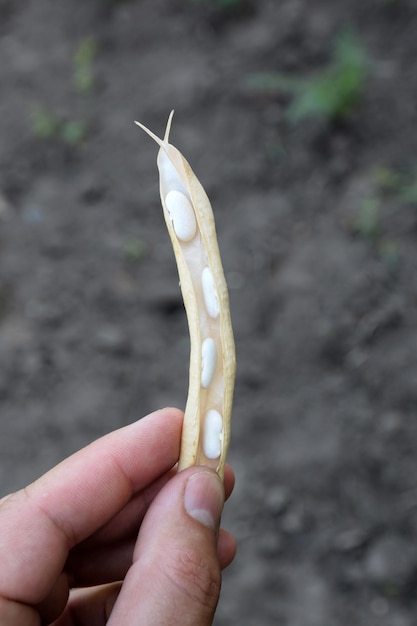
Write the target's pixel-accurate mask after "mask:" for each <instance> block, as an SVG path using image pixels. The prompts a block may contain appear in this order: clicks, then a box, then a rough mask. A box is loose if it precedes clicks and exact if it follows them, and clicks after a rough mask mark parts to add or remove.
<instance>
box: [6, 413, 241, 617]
mask: <svg viewBox="0 0 417 626" xmlns="http://www.w3.org/2000/svg"><path fill="white" fill-rule="evenodd" d="M182 422H183V414H182V412H181V411H179V410H177V409H163V410H161V411H157V412H155V413H152V414H151V415H148V416H147V417H145V418H143V419H142V420H139V421H138V422H136V423H134V424H131V425H129V426H127V427H125V428H122V429H120V430H117V431H115V432H113V433H110V434H109V435H107V436H105V437H103V438H101V439H98V440H97V441H95V442H93V443H92V444H90V445H89V446H87V447H86V448H84V449H83V450H81V451H79V452H77V453H76V454H74V455H72V456H71V457H69V458H68V459H66V460H65V461H63V462H62V463H60V464H59V465H57V466H56V467H55V468H53V469H52V470H50V471H49V472H48V473H47V474H45V475H44V476H42V477H41V478H39V479H38V480H37V481H36V482H34V483H32V484H31V485H29V486H28V487H26V488H25V489H22V490H21V491H18V492H16V493H13V494H10V495H9V496H6V497H5V498H3V499H2V500H0V563H1V568H0V624H1V625H2V626H22V625H23V624H24V625H25V626H44V625H46V624H53V625H54V626H75V625H77V626H84V625H85V626H87V624H88V626H102V625H103V624H108V625H110V626H116V625H117V626H142V625H143V626H145V625H146V626H164V625H165V624H166V625H170V626H175V625H177V624H178V626H180V625H181V626H191V625H194V626H195V624H199V626H206V625H209V624H212V621H213V617H214V613H215V610H216V606H217V601H218V597H219V593H220V584H221V569H222V568H224V567H227V565H229V564H230V563H231V561H232V560H233V558H234V555H235V551H236V544H235V540H234V538H233V537H232V535H230V534H229V533H228V532H227V531H225V530H219V522H220V515H221V511H222V508H223V503H224V498H225V497H226V498H227V497H228V496H229V495H230V493H231V491H232V489H233V484H234V476H233V472H232V470H231V468H230V467H228V466H227V467H226V472H225V477H224V484H223V483H222V482H221V481H220V479H219V477H218V476H217V475H216V473H215V472H214V471H212V470H210V469H209V468H205V467H193V468H188V469H187V470H184V471H182V472H179V473H177V471H176V467H175V466H176V463H177V461H178V458H179V453H180V440H181V428H182ZM161 433H163V436H161ZM120 581H123V583H122V582H120ZM74 588H76V589H74Z"/></svg>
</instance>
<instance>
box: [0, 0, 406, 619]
mask: <svg viewBox="0 0 417 626" xmlns="http://www.w3.org/2000/svg"><path fill="white" fill-rule="evenodd" d="M216 4H217V5H218V6H216V7H215V6H214V5H216ZM221 4H222V3H221V2H217V3H216V2H215V1H214V0H213V2H209V3H208V4H206V5H204V4H203V3H202V2H200V3H198V2H196V1H195V0H194V2H193V1H192V0H136V1H134V0H133V1H130V2H116V1H112V0H89V1H82V0H74V1H73V2H50V1H48V0H0V94H1V97H0V415H1V421H0V488H1V493H2V494H4V493H6V492H8V491H11V490H14V489H17V488H18V487H21V486H23V485H24V484H26V483H27V482H28V481H30V480H32V479H34V478H35V477H36V476H38V475H39V474H40V473H42V472H43V471H45V470H46V469H47V468H49V467H50V466H51V465H53V464H55V463H56V462H57V461H59V460H60V459H62V458H63V457H65V456H67V455H68V454H69V453H71V452H72V451H74V450H76V449H78V448H79V447H81V446H82V445H84V444H86V443H87V442H89V441H91V440H92V439H94V438H96V437H98V436H100V435H102V434H104V433H106V432H108V431H110V430H113V429H115V428H118V427H119V426H121V425H123V424H126V423H128V422H130V421H132V420H133V419H135V418H138V417H140V416H142V415H144V414H146V413H147V412H149V411H152V410H154V409H156V408H159V407H162V406H165V405H174V406H179V407H183V406H184V402H185V396H186V390H187V382H188V381H187V368H188V355H189V339H188V330H187V325H186V319H185V314H184V310H183V306H182V301H181V298H180V293H179V289H178V279H177V273H176V267H175V262H174V257H173V254H172V250H171V246H170V243H169V240H168V235H167V233H166V229H165V225H164V223H163V216H162V212H161V208H160V201H159V195H158V180H157V171H156V165H155V157H156V146H155V145H154V144H153V143H152V142H151V141H150V140H149V138H148V137H146V135H145V134H144V133H142V132H141V131H140V130H139V129H137V127H135V126H134V125H133V120H135V119H139V120H140V121H142V122H143V123H145V124H146V125H148V126H149V127H150V128H151V129H152V130H154V131H155V132H156V133H159V134H160V133H162V132H163V129H164V126H165V122H166V119H167V116H168V114H169V111H170V110H171V109H172V108H174V109H175V116H174V123H173V130H172V135H171V137H172V141H173V143H175V144H176V145H177V146H178V147H179V148H180V149H181V150H182V152H183V153H184V154H185V155H186V157H187V158H188V160H189V161H190V163H191V164H192V166H193V168H194V170H195V172H196V173H197V175H198V176H199V178H200V179H201V181H202V183H203V184H204V186H205V188H206V190H207V192H208V194H209V196H210V198H211V200H212V204H213V206H214V210H215V216H216V221H217V228H218V235H219V242H220V247H221V250H222V255H223V263H224V267H225V271H226V275H227V279H228V282H229V288H230V298H231V308H232V318H233V322H234V331H235V338H236V345H237V359H238V376H237V384H236V396H235V405H234V415H233V433H232V445H231V450H230V457H229V459H230V462H231V463H232V465H233V466H234V468H235V470H236V474H237V486H236V490H235V493H234V496H233V499H232V500H231V501H230V503H229V505H228V506H227V507H226V510H225V514H224V525H225V526H226V527H228V528H229V529H231V530H232V531H233V532H234V533H235V534H236V536H237V539H238V543H239V553H238V556H237V558H236V561H235V563H234V564H233V565H232V566H231V567H230V568H229V569H228V570H227V571H226V572H225V574H224V583H223V593H222V597H221V600H220V604H219V608H218V612H217V616H216V620H215V624H216V625H217V626H229V625H230V626H231V625H235V624H240V625H242V626H269V625H273V624H274V625H275V624H276V625H279V626H376V625H378V626H413V625H415V624H417V597H416V583H417V481H416V476H417V456H416V449H417V421H416V415H417V384H416V383H417V246H416V243H417V186H416V181H417V162H416V154H417V131H416V128H417V106H416V103H417V38H416V32H417V11H416V7H415V2H414V0H282V1H280V0H256V1H255V0H253V2H247V3H240V4H242V5H243V6H242V7H240V8H239V7H238V9H236V10H230V11H227V10H225V9H222V8H221V6H220V5H221ZM346 26H349V27H350V28H352V29H354V31H355V32H356V34H357V36H358V37H359V38H360V41H361V42H362V44H363V46H364V47H365V49H366V50H367V56H368V60H369V68H368V74H367V81H366V85H365V87H364V90H363V97H362V99H361V101H360V102H359V103H358V104H357V105H356V106H355V107H353V110H352V111H351V114H350V115H349V116H348V118H347V119H345V120H344V121H343V122H342V123H340V122H339V123H334V122H330V121H328V120H326V119H322V118H320V119H319V118H317V117H311V118H309V119H304V120H300V121H299V122H298V123H289V121H288V118H287V116H286V112H287V110H288V107H289V106H290V105H291V98H290V97H289V96H288V95H286V94H282V93H276V92H273V93H271V92H269V91H268V90H265V91H263V92H262V90H261V91H259V90H257V91H256V92H254V91H253V90H248V88H247V86H245V85H247V79H248V76H249V75H250V74H251V73H254V72H265V71H268V72H271V71H275V72H281V73H285V74H291V75H293V76H312V75H313V74H314V73H315V72H319V71H321V70H322V69H323V68H324V67H326V65H327V63H328V62H329V59H330V56H331V51H332V46H333V42H334V40H335V38H336V37H337V35H338V33H340V32H341V30H342V29H343V28H345V27H346ZM77 52H78V54H76V53H77ZM74 55H76V56H75V58H74ZM89 55H90V56H89ZM413 193H414V195H413Z"/></svg>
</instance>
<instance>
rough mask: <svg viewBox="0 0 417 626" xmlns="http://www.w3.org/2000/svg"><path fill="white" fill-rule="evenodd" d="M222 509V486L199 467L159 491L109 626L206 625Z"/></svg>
mask: <svg viewBox="0 0 417 626" xmlns="http://www.w3.org/2000/svg"><path fill="white" fill-rule="evenodd" d="M223 503H224V489H223V484H222V482H221V481H220V479H219V477H218V476H217V474H216V473H215V472H213V471H212V470H210V469H207V468H203V467H194V468H190V469H188V470H184V471H183V472H180V473H179V474H177V475H176V476H174V477H173V478H172V480H170V481H169V482H168V483H167V484H166V485H165V486H164V487H163V488H162V489H161V491H160V492H159V494H158V496H157V497H156V498H155V500H154V501H153V502H152V504H151V506H150V507H149V509H148V512H147V514H146V516H145V518H144V520H143V522H142V526H141V530H140V533H139V538H138V542H137V544H136V548H135V552H134V557H133V565H132V566H131V568H130V570H129V572H128V574H127V576H126V578H125V581H124V583H123V587H122V590H121V592H120V595H119V598H118V600H117V602H116V605H115V607H114V609H113V612H112V614H111V618H110V620H109V622H108V624H109V625H111V624H112V625H116V624H118V625H119V626H133V625H134V626H141V625H143V626H145V625H146V626H162V625H164V624H170V625H172V626H174V625H175V624H178V626H195V624H199V626H210V625H211V624H212V622H213V617H214V612H215V610H216V606H217V602H218V598H219V594H220V586H221V572H220V565H219V560H218V556H217V534H218V528H219V523H220V515H221V511H222V508H223Z"/></svg>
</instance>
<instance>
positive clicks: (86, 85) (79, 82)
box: [73, 37, 97, 94]
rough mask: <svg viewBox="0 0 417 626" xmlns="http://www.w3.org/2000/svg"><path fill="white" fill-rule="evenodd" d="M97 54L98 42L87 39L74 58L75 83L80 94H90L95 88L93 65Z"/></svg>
mask: <svg viewBox="0 0 417 626" xmlns="http://www.w3.org/2000/svg"><path fill="white" fill-rule="evenodd" d="M96 53H97V41H96V39H95V38H94V37H86V38H85V39H83V40H82V41H81V43H80V44H79V45H78V48H77V49H76V51H75V53H74V57H73V82H74V86H75V89H76V90H77V91H78V93H82V94H88V93H90V92H91V91H92V89H93V87H94V71H93V63H94V59H95V57H96Z"/></svg>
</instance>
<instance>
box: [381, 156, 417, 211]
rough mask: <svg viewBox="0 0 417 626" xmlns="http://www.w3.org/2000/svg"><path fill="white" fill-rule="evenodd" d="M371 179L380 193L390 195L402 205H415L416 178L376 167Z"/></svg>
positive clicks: (416, 196)
mask: <svg viewBox="0 0 417 626" xmlns="http://www.w3.org/2000/svg"><path fill="white" fill-rule="evenodd" d="M373 179H374V182H375V185H376V186H377V188H378V190H379V192H380V193H385V194H391V195H393V196H394V197H395V199H396V200H398V201H399V202H400V203H402V204H417V177H416V175H415V174H410V173H405V172H400V171H396V170H393V169H390V168H389V167H385V166H381V165H377V166H376V167H375V168H374V170H373Z"/></svg>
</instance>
